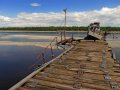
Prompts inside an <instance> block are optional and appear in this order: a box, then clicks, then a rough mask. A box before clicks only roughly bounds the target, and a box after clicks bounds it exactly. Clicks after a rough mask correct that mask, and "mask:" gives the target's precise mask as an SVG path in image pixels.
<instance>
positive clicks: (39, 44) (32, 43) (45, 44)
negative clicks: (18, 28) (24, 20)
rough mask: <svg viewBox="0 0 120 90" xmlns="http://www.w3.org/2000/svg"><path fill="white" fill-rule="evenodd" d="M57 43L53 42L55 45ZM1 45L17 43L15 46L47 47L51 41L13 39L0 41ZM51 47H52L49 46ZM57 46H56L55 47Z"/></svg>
mask: <svg viewBox="0 0 120 90" xmlns="http://www.w3.org/2000/svg"><path fill="white" fill-rule="evenodd" d="M54 44H55V43H53V45H54ZM0 45H15V46H38V47H47V46H48V45H49V42H11V41H0ZM48 48H50V47H48ZM53 48H55V47H53Z"/></svg>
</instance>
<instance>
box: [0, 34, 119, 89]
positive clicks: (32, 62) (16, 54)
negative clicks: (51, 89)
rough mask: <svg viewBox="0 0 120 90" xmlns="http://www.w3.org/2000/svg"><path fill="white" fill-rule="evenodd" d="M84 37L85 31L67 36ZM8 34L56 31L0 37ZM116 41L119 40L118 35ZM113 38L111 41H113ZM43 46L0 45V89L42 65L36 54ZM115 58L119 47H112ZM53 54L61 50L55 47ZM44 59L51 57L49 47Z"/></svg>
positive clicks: (15, 38)
mask: <svg viewBox="0 0 120 90" xmlns="http://www.w3.org/2000/svg"><path fill="white" fill-rule="evenodd" d="M72 34H73V36H74V37H79V38H84V37H85V36H86V34H87V33H86V32H68V33H67V36H69V37H72ZM8 35H35V36H56V35H57V33H56V32H1V33H0V37H4V36H8ZM107 39H108V40H112V35H108V36H107ZM117 39H118V40H116V39H115V40H116V41H119V35H118V36H117ZM115 40H113V41H115ZM0 41H12V42H49V40H48V39H30V38H24V37H22V38H17V37H12V38H0ZM44 49H45V48H43V47H36V46H15V45H0V90H7V89H8V88H10V87H11V86H13V85H14V84H16V83H17V82H18V81H20V80H21V79H23V78H24V77H26V76H27V75H28V74H30V73H31V72H33V71H34V70H35V68H36V67H37V65H38V64H40V65H42V64H43V61H42V59H38V58H37V57H38V55H39V54H40V53H41V52H42V51H44ZM113 51H114V52H115V54H116V57H117V59H119V60H120V55H119V52H120V48H113ZM53 52H54V54H55V56H58V55H59V54H60V53H62V52H63V50H59V49H55V50H54V51H53ZM45 59H46V61H49V60H51V59H52V57H51V53H50V49H47V50H46V54H45Z"/></svg>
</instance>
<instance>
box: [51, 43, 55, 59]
mask: <svg viewBox="0 0 120 90" xmlns="http://www.w3.org/2000/svg"><path fill="white" fill-rule="evenodd" d="M50 49H51V57H52V58H54V53H53V49H52V45H51V44H50Z"/></svg>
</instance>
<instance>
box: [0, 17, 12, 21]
mask: <svg viewBox="0 0 120 90" xmlns="http://www.w3.org/2000/svg"><path fill="white" fill-rule="evenodd" d="M0 21H10V18H9V17H5V16H0Z"/></svg>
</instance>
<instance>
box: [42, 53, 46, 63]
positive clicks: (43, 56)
mask: <svg viewBox="0 0 120 90" xmlns="http://www.w3.org/2000/svg"><path fill="white" fill-rule="evenodd" d="M42 60H43V62H44V63H46V61H45V55H44V53H42Z"/></svg>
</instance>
